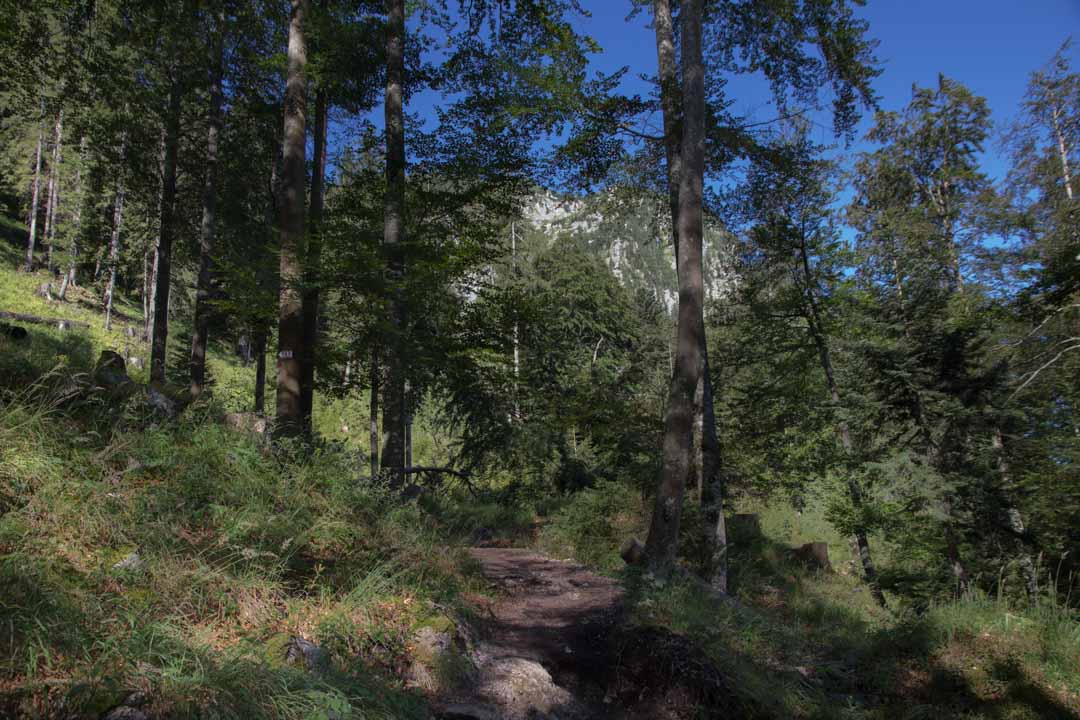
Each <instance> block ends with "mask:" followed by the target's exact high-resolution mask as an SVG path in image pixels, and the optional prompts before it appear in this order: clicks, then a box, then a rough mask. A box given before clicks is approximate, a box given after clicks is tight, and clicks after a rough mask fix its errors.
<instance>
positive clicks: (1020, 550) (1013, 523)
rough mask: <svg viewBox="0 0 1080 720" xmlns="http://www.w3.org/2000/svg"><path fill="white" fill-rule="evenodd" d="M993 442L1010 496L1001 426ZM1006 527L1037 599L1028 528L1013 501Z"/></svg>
mask: <svg viewBox="0 0 1080 720" xmlns="http://www.w3.org/2000/svg"><path fill="white" fill-rule="evenodd" d="M991 444H992V446H993V448H994V454H995V455H997V466H998V473H999V474H1000V475H1001V490H1002V494H1004V495H1005V496H1006V497H1008V496H1009V495H1010V494H1011V489H1012V473H1011V472H1010V470H1009V460H1008V458H1007V457H1006V456H1005V436H1004V435H1003V434H1002V432H1001V428H1000V427H995V428H994V435H993V438H992V440H991ZM1005 529H1006V530H1007V531H1008V532H1009V533H1010V534H1011V535H1013V536H1014V537H1015V538H1016V547H1017V562H1018V564H1019V565H1020V572H1021V573H1023V575H1024V586H1025V589H1026V590H1027V594H1028V598H1029V599H1031V600H1035V598H1036V597H1037V596H1038V594H1039V578H1038V574H1037V572H1036V570H1035V562H1034V561H1033V560H1032V558H1031V553H1030V552H1028V550H1027V548H1026V547H1024V537H1025V534H1026V530H1025V528H1024V519H1023V516H1022V515H1021V514H1020V508H1018V507H1016V506H1015V505H1012V504H1011V503H1010V504H1009V505H1008V506H1007V507H1006V508H1005Z"/></svg>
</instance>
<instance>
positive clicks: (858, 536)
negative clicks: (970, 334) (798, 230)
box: [799, 240, 888, 607]
mask: <svg viewBox="0 0 1080 720" xmlns="http://www.w3.org/2000/svg"><path fill="white" fill-rule="evenodd" d="M808 255H809V253H808V251H807V249H806V242H805V240H802V241H801V242H800V245H799V256H800V260H801V265H802V272H803V284H804V290H805V302H804V308H805V313H806V320H807V325H808V326H809V328H810V334H811V336H812V337H813V340H814V345H815V346H816V347H817V351H818V357H819V358H820V360H821V369H822V371H824V373H825V383H826V386H827V387H828V390H829V399H830V400H831V401H832V404H833V407H834V408H836V409H837V410H839V408H840V386H839V384H838V383H837V381H836V374H835V373H834V372H833V365H832V356H831V354H830V352H829V341H828V338H827V337H826V335H825V327H824V325H823V324H822V322H821V313H820V311H819V310H818V306H817V299H816V298H815V296H814V287H815V286H816V285H817V280H816V279H815V278H814V275H813V272H812V271H811V269H810V259H809V256H808ZM836 434H837V435H838V436H839V438H840V446H841V448H843V450H844V455H845V456H846V457H848V458H849V459H850V458H851V457H852V456H853V455H854V452H855V446H854V443H853V442H852V440H851V429H850V428H849V427H848V424H847V421H846V420H844V419H842V418H841V419H840V420H839V422H838V423H837V426H836ZM847 486H848V497H849V498H850V500H851V504H852V506H853V507H854V508H855V511H856V513H858V512H859V511H860V510H861V508H862V507H863V505H864V498H863V491H862V487H861V486H860V485H859V481H858V480H857V479H856V478H855V476H854V475H852V474H851V468H847ZM855 544H856V546H857V547H858V550H859V561H860V562H861V563H862V567H863V575H864V576H865V578H866V584H867V586H868V587H869V588H870V594H871V595H873V597H874V600H875V601H876V602H877V604H878V605H880V606H881V607H888V603H887V602H886V600H885V593H884V592H882V590H881V584H880V583H879V582H878V574H877V567H876V566H875V565H874V560H873V556H872V555H871V554H870V540H869V538H868V536H867V532H866V529H865V528H863V527H856V528H855Z"/></svg>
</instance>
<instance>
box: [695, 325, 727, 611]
mask: <svg viewBox="0 0 1080 720" xmlns="http://www.w3.org/2000/svg"><path fill="white" fill-rule="evenodd" d="M702 326H703V327H702V340H703V341H704V339H705V330H704V320H703V322H702ZM701 354H702V386H703V387H702V390H703V392H702V407H701V417H702V425H701V474H702V477H703V483H702V488H701V507H702V514H703V515H704V520H705V523H704V530H705V543H706V546H707V547H708V548H709V555H710V558H709V560H710V565H711V567H710V573H711V575H710V577H709V584H710V585H711V586H712V588H713V589H714V590H716V591H718V592H722V593H724V594H727V591H728V563H727V551H728V545H727V523H726V522H725V520H724V475H723V472H722V467H721V453H720V440H719V437H718V436H717V432H716V414H715V408H714V407H713V389H712V378H711V377H710V375H709V355H708V349H707V347H702V349H701Z"/></svg>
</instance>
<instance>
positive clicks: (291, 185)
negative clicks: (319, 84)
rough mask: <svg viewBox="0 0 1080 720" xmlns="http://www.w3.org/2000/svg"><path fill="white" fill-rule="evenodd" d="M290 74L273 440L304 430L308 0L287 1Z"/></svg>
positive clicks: (282, 151)
mask: <svg viewBox="0 0 1080 720" xmlns="http://www.w3.org/2000/svg"><path fill="white" fill-rule="evenodd" d="M291 6H292V11H291V14H290V15H291V16H290V20H289V75H288V80H287V82H286V85H285V132H284V138H283V142H282V147H281V154H282V169H281V174H282V195H283V196H282V203H281V216H280V217H281V221H280V222H281V265H280V271H279V274H280V278H281V290H280V298H281V299H280V303H279V307H278V312H279V319H278V361H277V372H278V381H277V419H276V422H275V426H274V434H275V436H277V437H295V436H297V435H299V434H300V433H301V432H302V430H303V413H302V410H301V403H300V379H301V367H300V364H301V363H300V357H301V354H302V353H303V352H304V346H303V345H304V316H303V303H302V300H301V284H302V282H303V267H302V251H303V243H304V179H305V175H306V168H305V165H306V162H307V159H306V153H307V149H306V147H305V142H306V135H305V113H306V106H307V95H306V89H305V84H306V82H307V80H306V79H305V76H304V72H305V66H306V64H307V46H306V45H305V39H304V29H305V28H304V26H305V18H306V16H307V0H291Z"/></svg>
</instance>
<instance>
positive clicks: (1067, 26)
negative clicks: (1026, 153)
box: [583, 0, 1080, 179]
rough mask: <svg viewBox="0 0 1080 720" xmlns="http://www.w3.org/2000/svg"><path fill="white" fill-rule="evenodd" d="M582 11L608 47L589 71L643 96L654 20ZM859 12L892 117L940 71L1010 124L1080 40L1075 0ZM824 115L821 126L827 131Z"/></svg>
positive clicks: (881, 1)
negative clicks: (617, 77) (616, 74)
mask: <svg viewBox="0 0 1080 720" xmlns="http://www.w3.org/2000/svg"><path fill="white" fill-rule="evenodd" d="M583 4H584V5H585V6H586V7H588V8H589V10H590V11H591V13H592V17H591V18H589V19H587V20H585V21H584V22H583V30H584V32H586V33H587V34H589V35H590V36H592V37H593V38H595V39H596V40H597V42H598V43H599V44H600V46H601V47H602V48H603V49H604V52H603V53H602V54H601V55H600V56H598V57H597V58H596V60H595V63H594V64H595V67H596V68H597V69H598V70H602V71H604V72H611V71H613V70H616V69H618V68H620V67H623V66H629V67H630V69H631V72H630V76H631V77H629V78H628V80H627V88H628V89H630V88H633V89H635V90H636V91H638V92H647V91H648V89H647V88H646V87H645V85H644V83H641V82H640V81H638V80H637V79H636V78H637V76H638V75H639V74H641V73H650V74H651V73H653V72H655V67H656V52H655V45H654V44H653V42H654V41H653V36H652V32H651V30H650V29H649V27H648V24H649V20H650V17H649V16H650V13H648V12H644V13H641V14H640V15H639V16H638V17H637V18H635V19H634V21H632V22H630V23H627V22H625V21H624V19H625V18H626V15H627V13H628V12H629V6H630V4H629V2H625V1H624V0H592V1H591V2H589V1H588V0H586V2H584V3H583ZM856 12H857V13H858V15H859V16H861V17H863V18H865V19H866V20H867V21H868V22H869V23H870V35H871V37H873V38H875V39H877V40H878V41H879V43H880V44H879V46H878V49H877V56H878V58H879V60H880V61H881V63H882V65H883V67H884V73H883V74H882V75H881V76H880V77H879V78H878V79H877V81H876V83H875V88H876V90H877V92H878V94H879V95H880V96H881V106H882V108H883V109H887V110H898V109H900V108H902V107H903V106H904V105H905V104H906V103H907V102H908V100H909V99H910V97H911V86H912V83H916V84H918V85H920V86H930V85H933V84H936V82H937V75H938V73H939V72H943V73H945V74H946V75H947V76H949V77H951V78H953V79H956V80H959V81H960V82H962V83H964V84H965V85H967V86H968V87H969V88H971V90H972V91H974V92H975V93H977V94H979V95H982V96H983V97H985V98H986V99H987V101H988V103H989V105H990V108H991V110H992V111H993V117H994V122H995V123H999V124H1000V123H1003V122H1006V121H1008V120H1009V119H1010V118H1011V117H1012V116H1013V114H1014V113H1015V111H1016V108H1017V107H1018V106H1019V103H1020V100H1021V98H1022V97H1023V94H1024V90H1025V87H1026V85H1027V81H1028V77H1029V75H1030V74H1031V72H1032V71H1034V70H1036V69H1038V68H1039V67H1041V66H1042V65H1043V64H1044V63H1045V62H1046V61H1047V60H1048V59H1049V58H1050V56H1051V55H1053V53H1054V52H1055V51H1056V50H1057V49H1058V47H1059V46H1060V45H1061V43H1063V42H1064V41H1065V40H1066V39H1067V38H1068V37H1069V36H1070V35H1074V36H1075V39H1076V40H1077V41H1078V43H1080V0H869V2H868V3H867V5H866V7H863V8H857V10H856ZM1077 53H1078V50H1077V48H1076V47H1074V48H1073V51H1072V54H1073V57H1074V67H1076V66H1080V56H1078V54H1077ZM728 87H729V90H730V91H731V93H732V95H733V97H734V98H735V105H734V106H733V108H732V109H733V110H735V111H737V112H743V113H747V114H750V115H753V116H755V117H757V118H758V119H767V118H769V117H772V116H773V115H774V111H773V110H772V108H771V107H770V106H769V104H768V101H769V96H768V89H767V87H766V86H765V84H764V83H763V82H762V81H760V80H758V79H754V78H746V79H744V80H739V81H737V82H733V83H731V84H730V85H729V86H728ZM826 118H827V116H823V117H822V120H823V121H825V123H826V124H828V122H827V119H826ZM869 125H870V121H869V117H866V118H864V120H863V123H862V125H861V130H860V133H859V135H860V136H861V135H862V134H863V133H864V132H865V130H866V129H867V128H868V127H869ZM827 139H828V138H827V137H821V138H819V140H820V141H822V142H824V141H826V140H827ZM859 147H861V144H857V145H856V146H855V149H858V148H859ZM983 168H984V170H985V171H986V172H987V173H989V174H990V175H991V176H992V177H994V178H996V179H1000V178H1001V177H1002V175H1003V174H1004V172H1005V171H1006V170H1007V166H1006V163H1005V161H1004V159H1003V158H1001V157H999V155H998V153H997V149H996V147H994V146H993V145H990V146H989V147H988V148H987V153H986V154H985V156H984V158H983Z"/></svg>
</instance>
